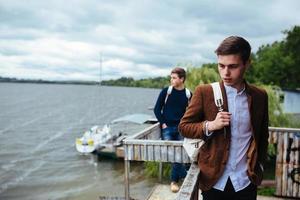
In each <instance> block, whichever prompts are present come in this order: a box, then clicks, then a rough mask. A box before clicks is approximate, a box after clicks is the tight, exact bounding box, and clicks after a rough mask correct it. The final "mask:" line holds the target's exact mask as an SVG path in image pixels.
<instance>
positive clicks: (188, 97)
mask: <svg viewBox="0 0 300 200" xmlns="http://www.w3.org/2000/svg"><path fill="white" fill-rule="evenodd" d="M185 95H186V98H187V99H188V100H190V98H191V96H192V95H191V91H190V90H189V89H187V88H185Z"/></svg>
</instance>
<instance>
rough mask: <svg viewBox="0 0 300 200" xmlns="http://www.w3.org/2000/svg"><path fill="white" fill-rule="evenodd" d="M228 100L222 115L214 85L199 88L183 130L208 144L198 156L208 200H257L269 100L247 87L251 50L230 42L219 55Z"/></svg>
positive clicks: (181, 126)
mask: <svg viewBox="0 0 300 200" xmlns="http://www.w3.org/2000/svg"><path fill="white" fill-rule="evenodd" d="M215 52H216V54H217V57H218V70H219V75H220V77H221V81H220V87H221V91H222V96H223V100H224V105H223V111H221V112H219V111H218V108H217V106H216V105H215V102H214V95H213V89H212V87H211V85H209V84H206V85H200V86H198V87H197V88H196V90H195V93H194V95H193V97H192V99H191V102H190V104H189V106H188V108H187V111H186V112H185V115H184V116H183V118H182V119H181V122H180V124H179V130H180V132H181V134H182V135H183V136H185V137H188V138H201V139H204V140H205V141H206V142H205V144H204V145H203V146H202V147H201V149H200V153H199V156H198V166H199V168H200V174H199V179H198V181H199V188H200V189H201V190H202V196H203V199H204V200H218V199H220V200H224V199H230V200H232V199H234V200H238V199H243V200H254V199H256V196H257V185H259V184H260V183H261V181H262V173H263V164H264V162H265V160H266V157H267V148H268V136H269V133H268V96H267V93H266V92H265V90H262V89H259V88H257V87H255V86H253V85H249V84H248V83H247V82H246V81H245V80H244V74H245V72H246V70H247V69H248V68H249V66H250V52H251V47H250V44H249V43H248V42H247V41H246V40H245V39H244V38H242V37H237V36H230V37H228V38H226V39H225V40H223V41H222V43H221V44H220V45H219V47H218V48H217V49H216V51H215Z"/></svg>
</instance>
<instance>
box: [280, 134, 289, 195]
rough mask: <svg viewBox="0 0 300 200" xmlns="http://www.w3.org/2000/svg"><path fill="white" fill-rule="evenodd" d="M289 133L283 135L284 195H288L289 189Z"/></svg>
mask: <svg viewBox="0 0 300 200" xmlns="http://www.w3.org/2000/svg"><path fill="white" fill-rule="evenodd" d="M288 141H289V135H288V134H286V133H285V134H284V135H283V169H282V172H283V173H282V176H283V178H282V194H281V195H282V196H287V191H288V168H289V166H288V163H287V154H288V152H287V148H288Z"/></svg>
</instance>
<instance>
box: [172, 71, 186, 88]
mask: <svg viewBox="0 0 300 200" xmlns="http://www.w3.org/2000/svg"><path fill="white" fill-rule="evenodd" d="M170 82H171V85H172V86H173V87H179V86H181V85H182V84H183V78H179V77H178V74H175V73H172V74H171V79H170Z"/></svg>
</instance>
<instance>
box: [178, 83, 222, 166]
mask: <svg viewBox="0 0 300 200" xmlns="http://www.w3.org/2000/svg"><path fill="white" fill-rule="evenodd" d="M210 85H211V86H212V88H213V92H214V100H215V104H216V106H217V107H218V110H219V112H221V111H223V97H222V92H221V88H220V83H219V82H214V83H211V84H210ZM204 143H205V141H204V140H202V139H191V138H184V139H183V148H184V149H185V151H186V153H187V154H188V156H189V158H190V159H191V161H192V162H196V161H197V159H198V154H199V151H200V148H201V146H202V145H203V144H204Z"/></svg>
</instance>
